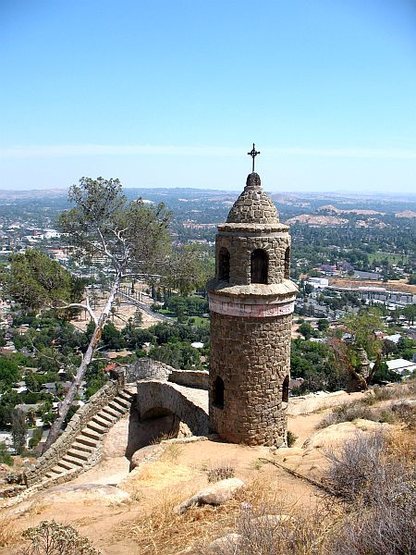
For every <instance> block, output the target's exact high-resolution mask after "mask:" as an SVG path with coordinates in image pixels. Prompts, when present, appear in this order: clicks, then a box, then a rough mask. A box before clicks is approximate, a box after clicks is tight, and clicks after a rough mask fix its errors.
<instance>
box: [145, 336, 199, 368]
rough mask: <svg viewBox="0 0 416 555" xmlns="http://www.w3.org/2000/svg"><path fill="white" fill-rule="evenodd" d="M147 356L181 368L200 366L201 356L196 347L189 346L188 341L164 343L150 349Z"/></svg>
mask: <svg viewBox="0 0 416 555" xmlns="http://www.w3.org/2000/svg"><path fill="white" fill-rule="evenodd" d="M149 356H150V358H154V359H155V360H160V361H161V362H164V363H165V364H169V365H170V366H173V367H174V368H180V369H183V370H190V369H192V368H194V369H195V368H201V358H200V354H199V351H198V349H195V348H194V347H191V346H190V345H189V344H188V343H182V342H176V343H166V344H164V345H161V346H160V347H154V348H153V349H151V351H150V353H149Z"/></svg>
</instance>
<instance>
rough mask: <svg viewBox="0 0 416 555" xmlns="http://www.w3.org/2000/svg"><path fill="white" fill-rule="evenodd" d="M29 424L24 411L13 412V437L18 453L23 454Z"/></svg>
mask: <svg viewBox="0 0 416 555" xmlns="http://www.w3.org/2000/svg"><path fill="white" fill-rule="evenodd" d="M26 433H27V425H26V418H25V415H24V413H23V412H22V411H20V410H17V409H16V410H14V411H13V413H12V439H13V447H14V448H15V451H16V453H18V454H19V455H21V454H22V452H23V451H24V448H25V445H26Z"/></svg>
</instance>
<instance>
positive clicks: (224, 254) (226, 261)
mask: <svg viewBox="0 0 416 555" xmlns="http://www.w3.org/2000/svg"><path fill="white" fill-rule="evenodd" d="M218 279H220V280H222V281H230V253H229V252H228V249H226V248H225V247H221V248H220V250H219V252H218Z"/></svg>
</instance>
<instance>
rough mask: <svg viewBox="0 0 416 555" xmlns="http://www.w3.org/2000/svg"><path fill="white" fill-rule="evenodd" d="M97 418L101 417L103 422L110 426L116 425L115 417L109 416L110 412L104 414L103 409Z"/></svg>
mask: <svg viewBox="0 0 416 555" xmlns="http://www.w3.org/2000/svg"><path fill="white" fill-rule="evenodd" d="M96 416H99V417H100V418H101V419H102V420H105V421H106V422H107V424H108V425H110V426H111V424H113V423H114V419H115V417H114V416H112V415H111V414H108V412H104V411H103V409H101V410H100V412H97V414H96Z"/></svg>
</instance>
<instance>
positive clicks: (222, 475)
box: [206, 461, 235, 482]
mask: <svg viewBox="0 0 416 555" xmlns="http://www.w3.org/2000/svg"><path fill="white" fill-rule="evenodd" d="M206 472H207V477H208V482H218V481H219V480H226V479H227V478H234V476H235V464H234V463H232V462H231V461H223V462H220V463H217V464H215V465H213V466H210V467H208V468H207V470H206Z"/></svg>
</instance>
